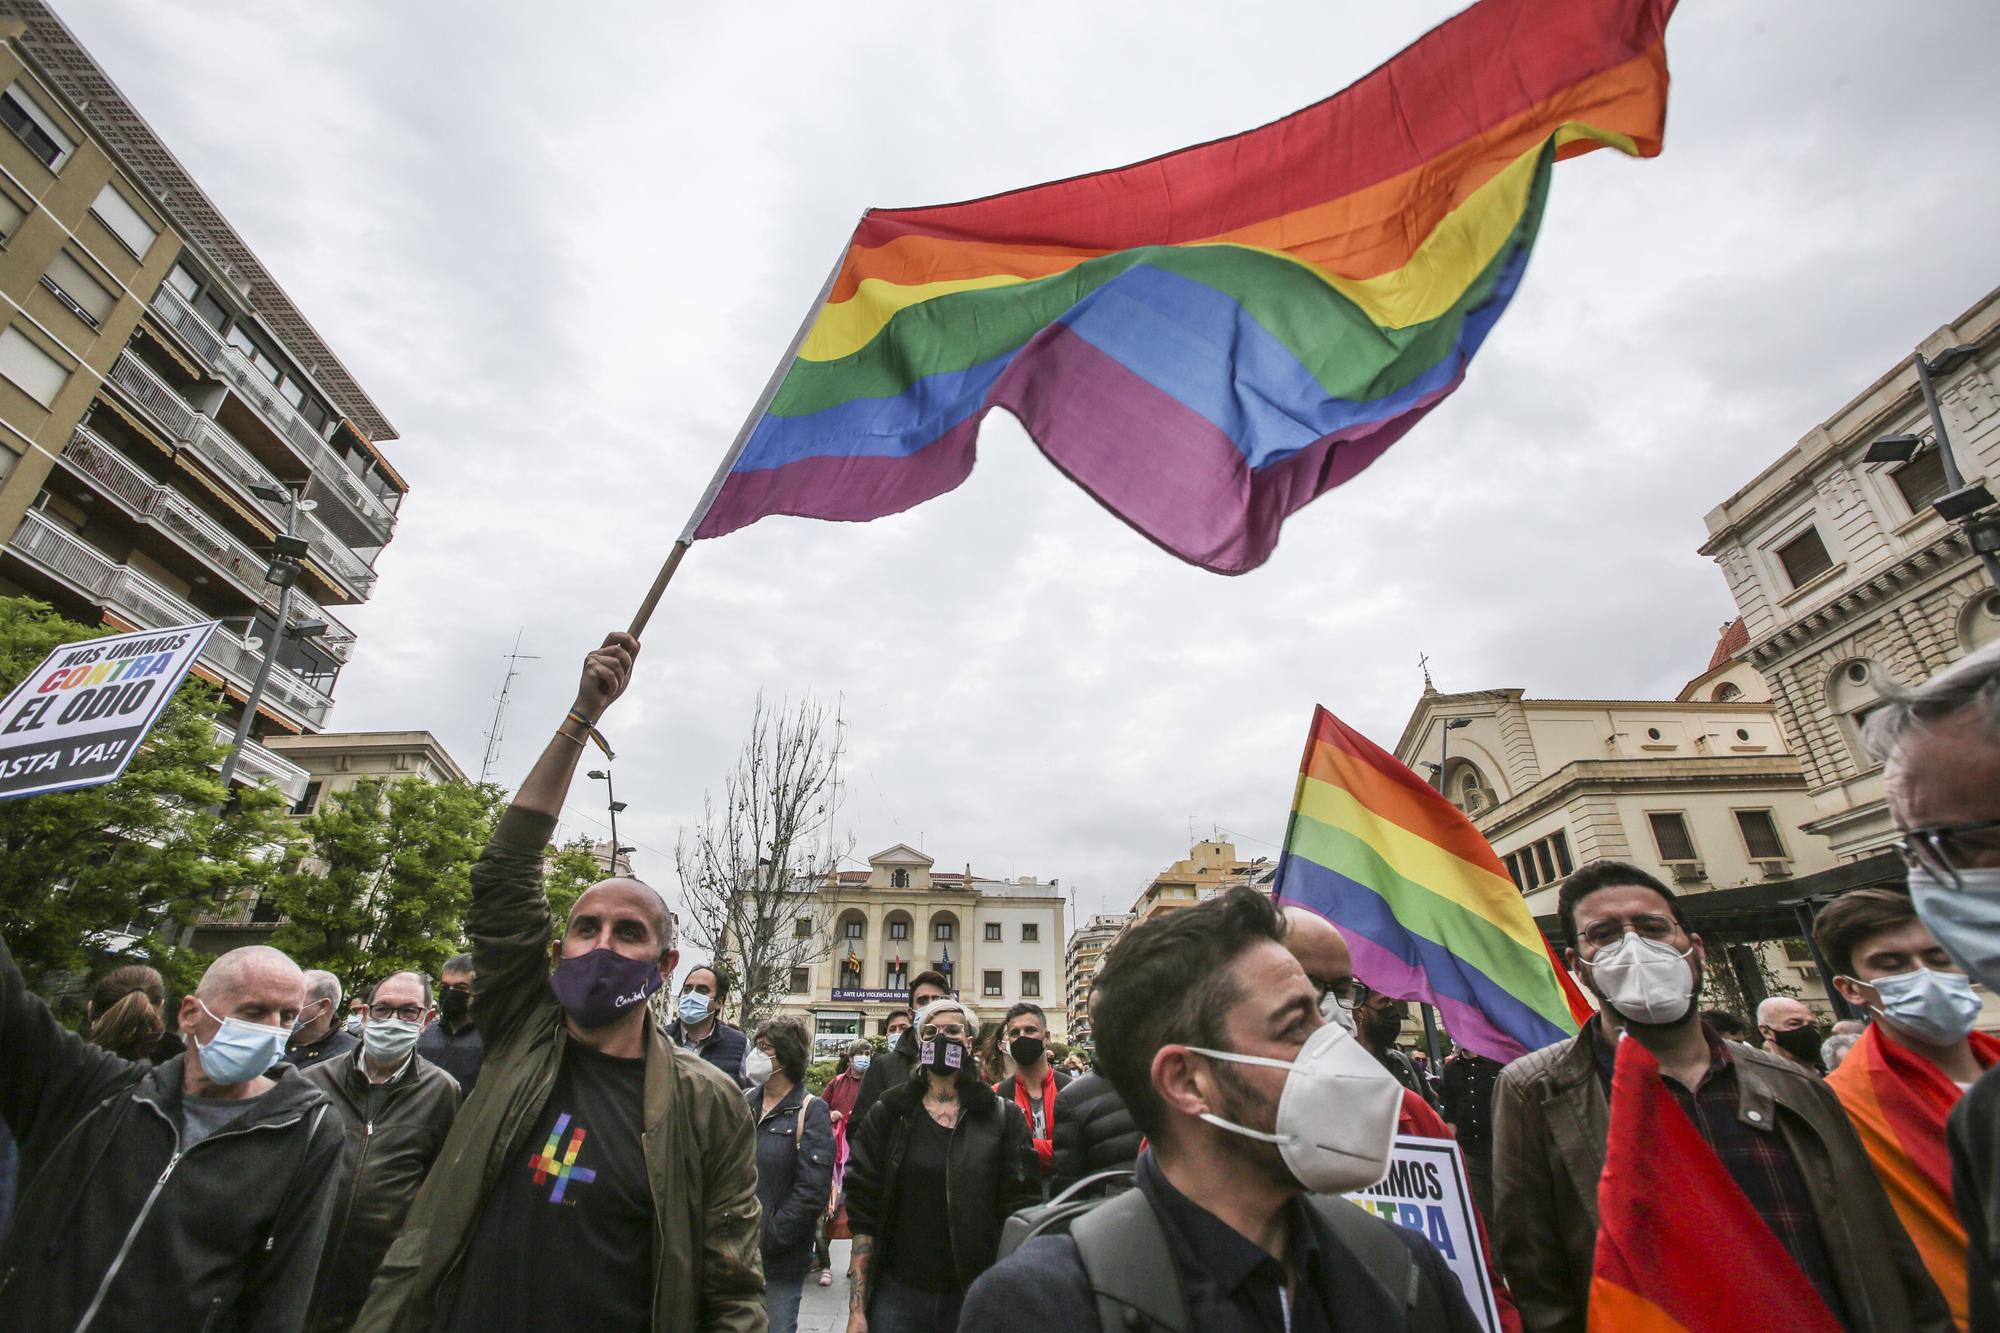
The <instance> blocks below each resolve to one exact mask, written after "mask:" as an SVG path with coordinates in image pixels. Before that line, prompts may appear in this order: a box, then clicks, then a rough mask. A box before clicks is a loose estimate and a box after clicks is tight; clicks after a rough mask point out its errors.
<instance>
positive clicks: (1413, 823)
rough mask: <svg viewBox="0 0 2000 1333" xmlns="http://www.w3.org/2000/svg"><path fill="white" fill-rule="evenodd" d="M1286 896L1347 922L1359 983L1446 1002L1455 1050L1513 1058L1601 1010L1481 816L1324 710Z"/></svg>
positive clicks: (1301, 801) (1297, 819) (1302, 770)
mask: <svg viewBox="0 0 2000 1333" xmlns="http://www.w3.org/2000/svg"><path fill="white" fill-rule="evenodd" d="M1277 897H1278V900H1279V901H1280V902H1284V903H1295V904H1297V905H1298V906H1301V907H1306V908H1310V909H1311V910H1313V911H1315V912H1318V913H1319V914H1320V915H1321V916H1324V917H1325V918H1326V919H1327V920H1328V921H1331V922H1332V923H1333V924H1334V925H1336V926H1338V927H1339V928H1340V933H1341V934H1342V935H1343V936H1344V937H1345V938H1346V940H1347V945H1348V948H1349V949H1351V950H1352V951H1353V954H1354V974H1355V976H1357V977H1359V978H1360V979H1361V980H1362V981H1364V982H1366V983H1367V984H1368V985H1369V986H1371V987H1372V988H1374V989H1375V990H1378V991H1381V992H1382V993H1383V994H1385V995H1393V996H1395V997H1396V998H1398V999H1402V1000H1421V1001H1423V1002H1425V1003H1427V1004H1434V1005H1436V1006H1437V1008H1438V1012H1439V1014H1440V1015H1441V1016H1442V1017H1443V1018H1444V1023H1445V1026H1446V1027H1447V1028H1448V1029H1449V1030H1450V1032H1451V1039H1452V1040H1453V1041H1454V1042H1456V1043H1458V1044H1459V1045H1461V1046H1465V1047H1468V1048H1469V1049H1471V1050H1474V1051H1477V1052H1479V1054H1481V1055H1486V1056H1491V1057H1492V1058H1493V1059H1495V1060H1499V1061H1501V1062H1502V1063H1505V1062H1506V1061H1508V1060H1512V1059H1515V1058H1516V1057H1518V1056H1522V1055H1525V1054H1527V1053H1528V1052H1529V1051H1533V1050H1539V1049H1541V1048H1542V1047H1544V1046H1547V1045H1550V1044H1552V1043H1554V1042H1558V1041H1561V1040H1563V1039H1564V1038H1566V1037H1573V1036H1575V1035H1576V1032H1577V1028H1578V1025H1579V1024H1581V1023H1582V1022H1583V1020H1585V1019H1586V1018H1588V1017H1589V1016H1590V1013H1591V1009H1590V1005H1589V1002H1588V1001H1586V1000H1585V999H1584V998H1583V994H1582V992H1580V991H1579V990H1577V988H1576V983H1575V982H1573V981H1571V980H1570V979H1569V974H1568V973H1567V972H1565V971H1563V970H1562V968H1560V967H1558V966H1557V965H1556V960H1555V954H1554V953H1553V951H1551V950H1550V948H1549V945H1548V941H1546V940H1544V939H1543V938H1542V933H1541V931H1540V930H1538V929H1536V927H1535V919H1534V917H1533V916H1532V915H1530V914H1529V912H1528V905H1527V904H1526V903H1525V902H1523V901H1522V900H1521V891H1520V890H1519V889H1517V888H1516V887H1514V881H1513V880H1512V879H1510V878H1508V876H1507V871H1506V869H1505V868H1504V867H1503V866H1502V865H1501V864H1500V858H1499V857H1497V856H1495V855H1494V854H1493V849H1492V848H1491V847H1489V846H1488V845H1487V843H1486V839H1485V838H1484V837H1482V836H1480V832H1479V830H1478V829H1476V828H1474V827H1473V826H1472V821H1470V820H1468V819H1467V818H1466V817H1465V816H1464V815H1463V814H1461V813H1459V810H1458V807H1456V806H1454V805H1453V804H1452V803H1451V802H1450V801H1448V800H1446V799H1445V798H1444V797H1443V796H1442V795H1441V794H1440V793H1438V792H1437V791H1435V790H1433V789H1432V788H1431V785H1430V784H1429V783H1427V782H1425V781H1424V780H1423V779H1422V778H1420V777H1418V776H1417V775H1416V774H1415V773H1412V772H1411V771H1410V770H1409V769H1408V768H1405V767H1404V766H1403V765H1402V764H1400V763H1398V762H1397V761H1396V757H1395V756H1394V755H1392V754H1389V753H1388V752H1387V751H1385V750H1382V749H1381V748H1379V747H1378V746H1376V745H1375V744H1374V743H1373V742H1371V741H1370V740H1369V739H1368V738H1367V737H1366V736H1363V735H1362V734H1361V733H1360V732H1358V731H1355V730H1353V729H1352V728H1350V727H1348V726H1347V724H1345V723H1344V722H1342V721H1341V720H1340V719H1339V718H1337V717H1335V716H1334V715H1333V714H1331V713H1329V712H1327V711H1326V709H1324V708H1315V709H1314V710H1313V723H1312V733H1311V734H1310V735H1309V736H1307V738H1306V753H1305V758H1304V759H1303V760H1302V761H1300V763H1299V784H1298V788H1297V790H1296V792H1295V794H1294V795H1293V797H1292V822H1291V826H1290V827H1289V828H1287V829H1286V830H1285V851H1284V855H1283V856H1281V857H1280V858H1279V860H1278V881H1277Z"/></svg>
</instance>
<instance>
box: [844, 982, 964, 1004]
mask: <svg viewBox="0 0 2000 1333" xmlns="http://www.w3.org/2000/svg"><path fill="white" fill-rule="evenodd" d="M832 998H833V999H834V1001H835V1002H837V1003H838V1002H845V1003H847V1004H908V1003H909V1002H910V993H909V992H908V991H907V990H856V989H851V988H849V987H846V986H835V987H834V988H833V996H832ZM951 998H952V999H954V1000H956V999H957V998H958V992H957V991H953V992H952V993H951Z"/></svg>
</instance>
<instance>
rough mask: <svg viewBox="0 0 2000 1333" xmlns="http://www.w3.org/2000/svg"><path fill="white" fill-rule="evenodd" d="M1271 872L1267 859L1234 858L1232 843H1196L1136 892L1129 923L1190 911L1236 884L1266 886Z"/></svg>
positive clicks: (1210, 841) (1234, 846) (1218, 840)
mask: <svg viewBox="0 0 2000 1333" xmlns="http://www.w3.org/2000/svg"><path fill="white" fill-rule="evenodd" d="M1274 869H1275V865H1274V863H1273V862H1272V861H1271V859H1270V858H1269V857H1265V856H1259V857H1256V858H1255V859H1253V860H1247V861H1246V860H1244V859H1242V858H1240V857H1238V856H1237V855H1236V844H1235V843H1232V842H1224V841H1222V840H1221V839H1220V838H1210V839H1208V840H1207V841H1204V842H1197V843H1195V844H1194V845H1193V846H1192V847H1190V848H1188V854H1187V855H1186V856H1185V857H1182V858H1181V859H1180V860H1178V861H1176V862H1174V863H1173V864H1172V865H1170V866H1168V867H1167V868H1166V869H1165V870H1162V871H1161V872H1160V873H1159V874H1157V875H1155V876H1153V879H1152V882H1151V883H1149V884H1147V885H1146V887H1145V888H1144V889H1142V890H1140V892H1139V897H1138V899H1137V900H1136V901H1134V902H1133V904H1132V919H1133V920H1135V921H1149V920H1151V919H1152V918H1153V917H1156V916H1158V915H1159V914H1160V913H1162V912H1174V911H1179V910H1180V909H1181V908H1183V907H1193V906H1194V905H1195V904H1196V903H1199V902H1205V901H1207V900H1208V899H1210V898H1213V897H1214V896H1215V895H1216V894H1218V893H1220V892H1222V891H1223V890H1224V889H1228V888H1233V887H1235V886H1236V885H1238V884H1251V885H1257V884H1264V885H1268V884H1269V882H1270V879H1271V875H1272V872H1273V870H1274Z"/></svg>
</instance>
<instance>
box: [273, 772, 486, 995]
mask: <svg viewBox="0 0 2000 1333" xmlns="http://www.w3.org/2000/svg"><path fill="white" fill-rule="evenodd" d="M500 803H501V793H500V790H499V789H498V788H497V787H494V786H492V785H490V784H485V785H479V786H473V785H471V784H468V783H462V782H430V781H426V780H424V779H422V778H401V779H396V780H388V779H383V778H364V779H362V780H361V781H360V782H357V783H356V784H355V785H354V786H353V787H351V788H349V789H347V790H346V791H341V792H335V793H333V794H332V795H330V796H329V797H327V798H326V799H325V800H323V801H322V802H321V803H320V807H319V809H318V810H317V811H316V812H315V813H314V814H312V815H311V816H309V817H308V818H307V819H306V820H304V822H303V824H302V825H301V831H302V832H303V833H304V834H305V840H306V848H305V850H306V854H307V858H308V859H307V860H305V861H303V862H301V863H299V864H298V865H296V866H295V867H293V868H292V870H291V871H290V872H289V873H287V874H286V875H285V876H284V877H283V878H282V879H281V880H280V882H279V884H278V886H277V889H276V892H275V895H274V896H275V899H276V902H277V906H278V908H279V910H280V911H281V912H283V913H284V915H285V917H286V924H285V925H284V927H283V928H282V929H280V930H279V931H278V933H277V935H276V936H274V937H273V939H272V941H271V942H272V943H273V944H275V945H276V946H277V947H278V948H280V949H283V950H285V951H286V952H287V953H289V954H291V956H292V957H293V958H295V959H297V960H298V963H299V966H301V967H323V968H325V969H326V970H327V971H329V972H332V973H333V974H334V975H335V976H337V977H339V978H340V979H341V982H342V983H343V984H344V985H345V986H346V987H347V988H348V989H349V990H350V991H354V990H358V989H359V988H360V987H362V986H363V985H366V984H369V983H372V982H374V981H377V980H380V979H381V978H382V977H385V976H387V975H389V974H390V973H392V972H399V971H403V970H406V969H408V970H413V971H419V972H424V973H427V974H429V975H431V976H433V977H434V976H436V975H437V973H438V969H439V968H440V967H442V966H443V964H444V963H445V961H446V960H447V959H449V958H450V957H452V955H454V954H456V953H458V952H460V943H459V941H460V940H462V939H463V938H464V933H465V910H466V907H467V905H468V904H469V903H470V901H471V896H472V879H471V871H472V862H473V861H474V859H476V858H477V857H478V855H479V850H480V848H481V847H483V846H485V844H486V839H487V837H488V835H489V834H491V833H492V831H493V823H494V821H495V820H496V819H497V818H498V817H499V813H500Z"/></svg>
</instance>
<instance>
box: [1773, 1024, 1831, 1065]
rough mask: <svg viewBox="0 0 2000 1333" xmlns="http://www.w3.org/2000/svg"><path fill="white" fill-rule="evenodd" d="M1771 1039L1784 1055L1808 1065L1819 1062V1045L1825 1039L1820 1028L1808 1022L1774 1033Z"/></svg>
mask: <svg viewBox="0 0 2000 1333" xmlns="http://www.w3.org/2000/svg"><path fill="white" fill-rule="evenodd" d="M1771 1039H1772V1040H1773V1041H1775V1042H1777V1043H1778V1049H1779V1050H1781V1051H1783V1052H1784V1053H1785V1054H1786V1055H1789V1056H1791V1057H1792V1058H1793V1059H1794V1060H1799V1061H1802V1062H1804V1063H1806V1064H1809V1065H1817V1064H1818V1063H1819V1046H1820V1043H1821V1042H1823V1041H1825V1040H1826V1038H1825V1036H1824V1035H1822V1034H1821V1032H1820V1030H1819V1029H1818V1028H1816V1027H1814V1026H1812V1025H1811V1024H1810V1023H1809V1024H1807V1025H1806V1026H1805V1027H1802V1028H1790V1029H1787V1030H1786V1031H1784V1032H1778V1033H1774V1034H1772V1038H1771Z"/></svg>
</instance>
